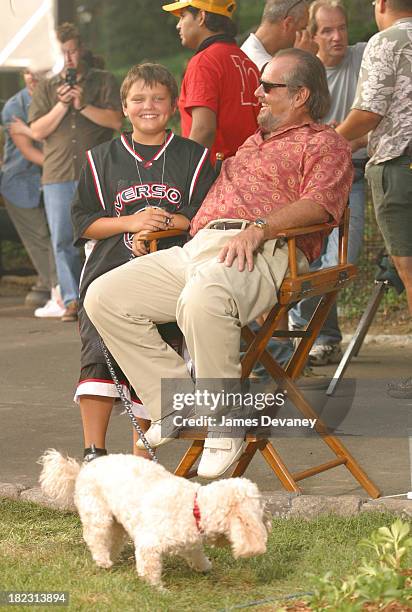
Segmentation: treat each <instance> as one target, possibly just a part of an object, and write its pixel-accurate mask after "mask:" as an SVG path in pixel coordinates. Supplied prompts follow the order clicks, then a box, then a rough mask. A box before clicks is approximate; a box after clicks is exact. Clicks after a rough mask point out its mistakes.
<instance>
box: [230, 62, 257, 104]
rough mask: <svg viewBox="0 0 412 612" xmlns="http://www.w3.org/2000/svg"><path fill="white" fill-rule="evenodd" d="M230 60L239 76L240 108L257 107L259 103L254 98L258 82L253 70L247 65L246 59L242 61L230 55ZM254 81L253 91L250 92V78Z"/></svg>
mask: <svg viewBox="0 0 412 612" xmlns="http://www.w3.org/2000/svg"><path fill="white" fill-rule="evenodd" d="M230 57H231V60H232V62H233V63H234V65H235V66H236V68H237V69H238V71H239V74H240V81H241V90H240V103H241V105H242V106H259V102H258V100H257V98H256V96H255V91H256V89H257V88H258V87H259V80H258V77H257V75H256V72H255V70H254V69H253V68H252V66H250V65H249V61H248V60H247V59H242V58H241V57H239V56H238V55H231V56H230ZM251 76H252V78H253V80H254V81H256V85H254V84H253V87H254V89H253V91H251V90H250V85H249V83H250V77H251Z"/></svg>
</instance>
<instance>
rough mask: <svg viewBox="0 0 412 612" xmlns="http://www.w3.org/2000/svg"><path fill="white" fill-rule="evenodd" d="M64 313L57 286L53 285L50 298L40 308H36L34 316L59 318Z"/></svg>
mask: <svg viewBox="0 0 412 612" xmlns="http://www.w3.org/2000/svg"><path fill="white" fill-rule="evenodd" d="M64 313H65V308H64V305H63V302H62V299H61V297H60V290H59V286H58V285H57V287H53V288H52V290H51V298H50V300H49V301H48V302H47V304H45V306H42V307H41V308H36V310H35V311H34V316H35V317H39V318H56V319H59V318H60V317H62V316H63V314H64Z"/></svg>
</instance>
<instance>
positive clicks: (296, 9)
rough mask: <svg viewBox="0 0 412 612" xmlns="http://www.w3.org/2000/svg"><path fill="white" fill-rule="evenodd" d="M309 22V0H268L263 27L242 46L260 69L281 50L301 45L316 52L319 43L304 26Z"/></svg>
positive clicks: (306, 49)
mask: <svg viewBox="0 0 412 612" xmlns="http://www.w3.org/2000/svg"><path fill="white" fill-rule="evenodd" d="M307 24H308V4H307V2H306V0H267V2H266V4H265V8H264V10H263V15H262V22H261V24H260V26H259V27H258V29H257V30H256V32H255V33H254V34H250V35H249V37H248V38H247V39H246V40H245V42H244V43H243V45H242V47H241V49H242V51H243V52H244V53H246V55H247V56H248V57H249V58H250V59H251V60H252V62H254V63H255V64H256V66H257V67H258V68H259V70H260V71H262V69H263V68H264V66H265V65H266V64H267V63H268V62H269V61H270V60H271V59H272V57H273V56H274V55H275V53H276V52H277V51H280V49H288V48H289V47H298V48H299V49H303V51H309V52H310V53H314V54H315V53H316V52H317V45H316V44H315V43H314V41H313V39H312V37H311V36H310V35H309V33H308V31H307V30H306V29H305V28H306V26H307Z"/></svg>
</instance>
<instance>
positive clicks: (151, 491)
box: [40, 449, 269, 587]
mask: <svg viewBox="0 0 412 612" xmlns="http://www.w3.org/2000/svg"><path fill="white" fill-rule="evenodd" d="M40 463H41V464H42V465H43V469H42V472H41V475H40V483H41V487H42V490H43V492H44V493H45V494H46V495H48V496H49V497H50V498H52V499H54V500H56V501H57V502H59V503H60V504H61V505H62V506H64V507H73V505H74V506H76V508H77V510H78V511H79V515H80V518H81V521H82V524H83V537H84V539H85V542H86V544H87V545H88V547H89V549H90V552H91V553H92V556H93V559H94V561H95V562H96V564H97V565H98V566H99V567H106V568H108V567H111V566H112V565H113V562H114V561H115V560H116V558H117V557H118V555H119V554H120V552H121V550H122V547H123V544H124V543H125V540H126V538H127V535H129V536H130V537H131V538H132V540H133V543H134V547H135V555H136V569H137V573H138V575H139V576H140V577H141V578H143V579H144V580H146V581H147V582H148V583H150V584H152V585H155V586H158V587H161V574H162V555H164V554H174V555H180V556H181V557H183V558H184V559H185V560H186V561H187V563H188V564H189V566H190V567H192V568H193V569H194V570H196V571H198V572H206V571H208V570H209V569H210V567H211V564H210V561H209V559H208V558H207V557H206V556H205V554H204V552H203V544H204V543H205V542H209V543H210V544H217V543H218V542H219V539H224V540H226V541H229V543H230V544H231V546H232V551H233V556H234V557H235V558H238V557H251V556H253V555H259V554H262V553H264V552H265V551H266V542H267V532H268V530H269V521H268V520H267V517H266V516H265V512H264V503H263V500H262V497H261V495H260V493H259V490H258V488H257V486H256V485H255V484H254V483H252V482H251V481H250V480H247V479H246V478H231V479H227V480H219V481H216V482H213V483H211V484H208V485H206V486H201V485H200V484H198V483H195V482H190V481H189V480H186V479H184V478H180V477H178V476H174V475H173V474H171V473H170V472H168V471H167V470H166V469H165V468H164V467H162V466H161V465H159V464H158V463H153V462H151V461H148V460H147V459H142V458H140V457H134V456H133V455H107V456H106V457H100V458H98V459H95V460H94V461H92V462H90V463H88V464H85V465H83V466H80V465H79V463H77V461H75V460H74V459H71V458H65V457H63V455H61V454H60V453H59V452H58V451H56V450H54V449H51V450H48V451H46V453H45V454H44V455H43V456H42V457H41V459H40Z"/></svg>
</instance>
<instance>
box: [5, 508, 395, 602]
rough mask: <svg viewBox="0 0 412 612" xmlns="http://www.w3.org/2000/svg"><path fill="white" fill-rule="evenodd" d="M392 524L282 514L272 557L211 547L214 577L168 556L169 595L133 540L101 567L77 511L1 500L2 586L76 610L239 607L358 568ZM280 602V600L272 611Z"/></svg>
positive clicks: (380, 518)
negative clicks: (62, 599)
mask: <svg viewBox="0 0 412 612" xmlns="http://www.w3.org/2000/svg"><path fill="white" fill-rule="evenodd" d="M392 522H393V516H391V515H388V514H379V513H373V514H370V513H365V514H362V515H360V516H358V517H356V518H349V519H344V518H339V517H329V516H325V517H322V518H319V519H318V520H314V521H311V522H306V521H304V520H301V519H289V520H282V519H276V520H274V522H273V531H272V534H271V536H270V542H269V547H268V552H267V553H266V554H265V555H264V556H261V557H257V558H255V559H246V560H241V561H235V560H234V559H233V558H232V556H231V554H230V552H229V551H228V550H227V549H210V550H209V554H210V557H211V559H212V561H213V569H212V571H211V572H210V573H209V574H208V575H199V574H196V573H194V572H192V571H191V570H190V569H189V568H188V567H187V566H186V565H185V563H184V562H183V560H180V559H179V558H169V559H167V560H166V562H165V564H164V581H165V585H166V587H167V588H168V592H167V593H165V594H164V593H162V594H160V593H158V592H156V591H155V590H153V589H152V588H150V587H148V586H145V585H143V584H142V583H141V582H140V580H139V579H138V578H137V576H136V573H135V570H134V562H133V549H132V546H131V545H128V546H127V547H126V548H125V550H124V552H123V554H122V557H121V559H120V561H119V562H118V563H117V564H116V566H115V567H114V568H112V569H111V570H102V569H99V568H97V567H96V566H95V565H94V563H93V561H92V559H91V557H90V554H89V552H88V550H87V548H86V545H85V544H84V542H83V539H82V534H81V525H80V521H79V519H78V517H77V515H74V514H69V513H62V512H58V511H54V510H49V509H45V508H41V507H39V506H36V505H34V504H31V503H27V502H16V501H10V500H0V590H8V591H16V590H17V591H19V590H20V591H22V590H24V591H27V590H29V591H60V590H62V591H69V593H70V605H69V609H70V610H90V609H96V610H98V611H99V612H101V611H104V610H107V611H109V610H110V612H112V611H115V612H117V611H122V612H123V611H128V610H130V611H131V610H139V612H140V611H142V612H146V611H150V612H157V611H161V610H168V611H173V612H181V611H192V610H193V611H194V610H196V611H197V610H199V611H208V612H209V611H214V610H223V609H231V607H232V606H236V605H241V604H246V603H250V602H253V601H256V600H262V599H267V598H277V597H281V596H285V595H288V594H294V593H299V592H305V591H308V590H310V583H309V580H308V578H307V576H306V574H307V573H310V572H311V573H316V574H324V573H325V572H326V571H327V570H332V571H333V572H335V573H336V574H338V575H343V574H344V573H345V572H348V571H351V570H352V569H353V566H354V564H355V563H356V562H357V561H358V560H360V558H361V556H362V554H364V552H362V551H361V550H359V549H358V548H357V546H356V544H357V542H358V541H359V540H360V539H361V538H362V537H365V536H368V535H369V534H370V533H371V532H372V531H373V530H374V529H376V528H377V527H380V526H382V525H387V526H389V525H390V524H391V523H392ZM277 607H278V606H277V604H276V603H275V602H274V603H273V605H272V604H271V605H269V606H268V604H266V605H265V606H264V609H265V610H276V608H277ZM19 608H20V609H22V607H20V606H19ZM53 608H54V606H53ZM24 609H26V608H24ZM28 609H29V608H27V610H28ZM35 609H37V610H38V609H40V607H36V608H35ZM42 609H44V610H47V609H50V607H48V608H46V607H43V608H42ZM62 609H65V608H62ZM66 609H67V608H66ZM248 609H249V608H248ZM250 609H252V610H259V609H261V610H262V609H263V608H262V607H261V606H256V607H252V608H250Z"/></svg>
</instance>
